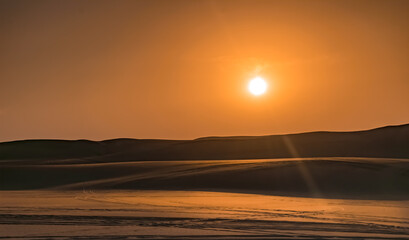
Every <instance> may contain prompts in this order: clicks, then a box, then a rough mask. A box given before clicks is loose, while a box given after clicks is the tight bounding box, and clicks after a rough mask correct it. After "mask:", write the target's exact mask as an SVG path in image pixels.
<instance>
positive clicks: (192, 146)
mask: <svg viewBox="0 0 409 240" xmlns="http://www.w3.org/2000/svg"><path fill="white" fill-rule="evenodd" d="M293 157H379V158H409V124H403V125H393V126H384V127H380V128H375V129H370V130H363V131H351V132H326V131H318V132H307V133H295V134H282V135H265V136H231V137H203V138H197V139H194V140H161V139H130V138H121V139H110V140H104V141H90V140H21V141H12V142H3V143H0V161H15V160H19V161H23V160H24V161H36V162H38V161H50V160H64V162H66V161H68V160H69V161H73V162H81V163H87V162H119V161H140V160H152V161H153V160H215V159H218V160H223V159H262V158H293Z"/></svg>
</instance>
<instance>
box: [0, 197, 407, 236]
mask: <svg viewBox="0 0 409 240" xmlns="http://www.w3.org/2000/svg"><path fill="white" fill-rule="evenodd" d="M0 206H1V207H0V238H13V239H25V238H30V239H43V238H47V239H72V238H84V239H90V238H91V239H93V238H94V239H101V238H103V239H118V238H129V239H138V238H141V239H146V238H153V239H161V238H174V239H183V238H194V239H210V238H213V239H235V238H240V239H246V238H249V239H257V238H260V239H261V238H280V239H282V238H297V239H316V238H326V239H328V238H333V239H343V238H363V239H368V238H370V239H409V201H405V200H399V201H386V200H339V199H338V200H337V199H320V198H301V197H281V196H269V195H259V194H243V193H223V192H206V191H149V190H136V191H86V190H84V191H2V192H1V198H0Z"/></svg>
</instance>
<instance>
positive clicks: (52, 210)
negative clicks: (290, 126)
mask: <svg viewBox="0 0 409 240" xmlns="http://www.w3.org/2000/svg"><path fill="white" fill-rule="evenodd" d="M408 144H409V125H402V126H394V127H385V128H379V129H374V130H369V131H360V132H347V133H327V132H315V133H305V134H293V135H277V136H265V137H231V138H213V137H211V138H201V139H196V140H190V141H189V140H187V141H173V140H135V139H116V140H108V141H102V142H93V141H85V140H81V141H60V140H34V141H32V140H29V141H17V142H8V143H0V196H1V197H0V238H17V239H18V238H36V239H37V238H38V239H44V238H45V239H66V238H68V239H72V238H80V239H81V238H82V239H89V238H91V239H92V238H94V239H101V238H104V239H110V238H111V239H113V238H145V239H146V238H148V239H149V238H174V239H183V238H196V239H209V238H213V239H223V238H224V239H231V238H240V239H243V238H247V239H258V238H263V239H264V238H279V239H282V238H298V239H316V238H325V239H328V238H334V239H343V238H355V239H356V238H363V239H368V238H370V239H409V218H408V216H409V211H408V209H409V145H408ZM301 156H302V158H301ZM235 157H236V159H235ZM263 157H264V158H266V159H263ZM283 157H285V158H283Z"/></svg>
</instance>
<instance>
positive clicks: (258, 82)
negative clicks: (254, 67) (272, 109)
mask: <svg viewBox="0 0 409 240" xmlns="http://www.w3.org/2000/svg"><path fill="white" fill-rule="evenodd" d="M248 89H249V91H250V93H251V94H253V95H255V96H259V95H262V94H264V93H265V92H266V90H267V83H266V81H264V79H263V78H261V77H255V78H253V79H252V80H251V81H250V82H249V85H248Z"/></svg>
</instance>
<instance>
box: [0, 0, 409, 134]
mask: <svg viewBox="0 0 409 240" xmlns="http://www.w3.org/2000/svg"><path fill="white" fill-rule="evenodd" d="M408 12H409V1H406V0H402V1H395V0H385V1H375V0H370V1H356V0H350V1H347V0H345V1H335V0H333V1H320V0H315V1H306V0H299V1H288V0H286V1H284V0H283V1H257V0H249V1H239V0H230V1H211V0H195V1H190V0H187V1H176V0H173V1H170V0H165V1H123V0H119V1H113V0H112V1H98V0H94V1H19V0H10V1H4V0H3V1H1V2H0V141H8V140H17V139H28V138H63V139H78V138H86V139H95V140H99V139H108V138H117V137H132V138H173V139H190V138H196V137H202V136H210V135H220V136H224V135H265V134H277V133H293V132H304V131H313V130H357V129H367V128H372V127H378V126H382V125H389V124H401V123H407V122H409V14H408ZM257 75H258V76H262V77H264V79H266V80H267V81H268V82H269V86H270V88H269V90H268V92H267V93H266V94H265V95H263V96H259V97H254V96H252V95H250V94H249V93H248V92H247V90H246V84H247V82H248V81H249V80H250V79H251V78H252V77H255V76H257Z"/></svg>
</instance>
